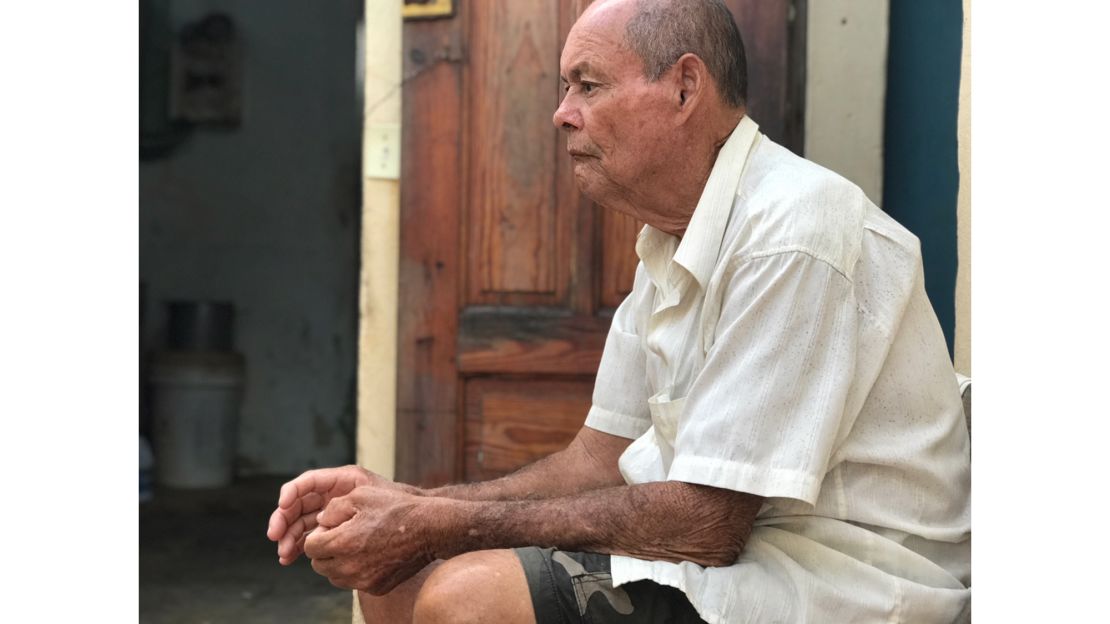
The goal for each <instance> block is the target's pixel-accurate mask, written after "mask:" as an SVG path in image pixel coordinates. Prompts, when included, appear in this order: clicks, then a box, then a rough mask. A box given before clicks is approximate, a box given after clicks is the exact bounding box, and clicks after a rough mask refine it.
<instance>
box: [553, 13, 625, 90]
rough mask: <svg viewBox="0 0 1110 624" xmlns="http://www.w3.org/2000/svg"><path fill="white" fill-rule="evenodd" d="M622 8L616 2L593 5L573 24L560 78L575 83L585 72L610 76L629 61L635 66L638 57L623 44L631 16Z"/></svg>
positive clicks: (568, 36)
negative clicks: (599, 5)
mask: <svg viewBox="0 0 1110 624" xmlns="http://www.w3.org/2000/svg"><path fill="white" fill-rule="evenodd" d="M622 8H623V7H622V6H621V5H619V4H617V3H615V2H608V3H605V4H604V5H603V6H601V7H598V4H597V3H595V4H593V5H591V6H590V7H589V8H588V9H587V10H586V12H585V13H583V14H582V16H581V17H580V18H579V19H578V21H577V22H575V23H574V26H573V27H571V29H570V33H568V34H567V41H566V44H565V45H564V46H563V53H562V55H561V56H560V58H559V71H560V74H561V75H562V77H563V78H565V79H570V80H574V79H576V78H577V77H578V76H580V75H584V74H585V73H586V71H587V70H588V71H589V72H591V73H598V72H601V73H607V74H612V73H614V72H617V71H619V70H620V69H621V68H620V67H619V66H622V65H624V64H627V63H629V62H635V63H636V64H638V62H639V57H637V56H635V54H634V53H633V52H632V51H631V50H629V49H628V47H627V46H626V45H625V39H624V33H625V28H626V26H627V24H628V18H629V17H630V13H629V12H628V11H625V10H622Z"/></svg>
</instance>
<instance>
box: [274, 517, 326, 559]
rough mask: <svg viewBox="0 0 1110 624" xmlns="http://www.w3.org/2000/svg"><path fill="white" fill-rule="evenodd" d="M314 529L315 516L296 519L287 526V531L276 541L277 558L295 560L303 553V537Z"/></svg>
mask: <svg viewBox="0 0 1110 624" xmlns="http://www.w3.org/2000/svg"><path fill="white" fill-rule="evenodd" d="M315 528H316V516H315V515H307V516H301V517H300V518H297V520H296V522H294V523H293V524H291V525H289V530H288V531H286V532H285V535H283V536H282V537H281V539H280V540H278V549H277V551H278V557H279V558H283V559H296V558H297V556H298V555H300V554H301V552H303V549H302V544H304V537H305V535H306V534H307V533H308V532H309V531H311V530H313V529H315Z"/></svg>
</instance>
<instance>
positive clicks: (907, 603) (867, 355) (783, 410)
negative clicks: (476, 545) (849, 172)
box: [586, 117, 970, 623]
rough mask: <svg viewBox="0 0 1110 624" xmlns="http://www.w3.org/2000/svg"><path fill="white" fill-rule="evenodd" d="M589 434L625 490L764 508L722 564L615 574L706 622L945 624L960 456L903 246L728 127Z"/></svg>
mask: <svg viewBox="0 0 1110 624" xmlns="http://www.w3.org/2000/svg"><path fill="white" fill-rule="evenodd" d="M636 252H637V254H638V255H639V257H640V259H641V262H640V264H639V266H638V268H637V271H636V278H635V284H634V286H633V289H632V292H631V293H630V294H629V296H628V297H627V298H626V299H625V301H624V302H623V303H622V304H621V306H620V307H619V308H618V310H617V312H616V314H615V316H614V319H613V325H612V327H611V329H610V331H609V336H608V338H607V340H606V345H605V350H604V353H603V355H602V360H601V366H600V369H599V370H598V376H597V383H596V385H595V388H594V395H593V406H592V407H591V409H590V412H589V415H588V417H587V419H586V425H587V426H589V427H592V428H594V429H598V430H600V431H604V432H608V433H612V434H615V435H620V436H624V437H627V438H632V439H633V440H634V441H633V442H632V444H631V445H630V446H629V447H628V449H627V450H626V451H625V453H624V454H623V455H622V456H621V458H620V469H621V473H622V474H623V475H624V477H625V480H626V481H627V482H628V483H630V484H636V483H648V482H654V481H664V480H677V481H684V482H689V483H699V484H704V485H710V486H715V487H721V488H727V489H731V490H736V491H741V492H748V493H752V494H758V495H760V496H763V497H765V498H766V500H765V504H764V506H763V508H762V509H761V510H760V512H759V514H758V517H757V520H756V524H755V528H754V530H753V532H752V535H751V537H750V539H749V541H748V544H747V546H746V547H745V550H744V552H743V554H742V555H741V556H740V559H739V560H738V561H737V563H736V564H734V565H732V566H727V567H719V568H703V567H701V566H698V565H696V564H694V563H691V562H685V563H681V564H674V563H668V562H663V561H646V560H641V559H636V558H632V557H624V556H616V555H615V556H613V558H612V569H613V582H614V584H616V585H620V584H623V583H627V582H631V581H635V580H641V579H651V580H654V581H655V582H658V583H661V584H664V585H669V586H672V587H677V588H679V589H681V590H683V591H684V592H685V593H686V595H687V596H688V597H689V598H690V601H691V602H692V603H693V605H694V606H695V607H696V608H697V610H698V612H699V614H700V615H701V616H702V617H703V618H704V619H706V620H707V621H709V622H711V623H715V622H730V623H732V622H879V621H881V622H951V621H955V620H958V619H961V618H964V617H966V616H967V612H968V609H969V602H970V589H968V586H969V584H970V497H969V491H970V443H969V438H968V432H967V428H966V425H965V421H964V418H963V408H962V404H961V402H960V397H959V391H958V386H957V382H956V376H955V374H954V372H953V370H952V364H951V361H950V359H949V356H948V351H947V348H946V346H945V342H944V337H943V334H942V332H941V329H940V325H939V323H938V321H937V319H936V316H935V314H934V313H933V309H932V307H931V306H930V304H929V301H928V299H927V297H926V294H925V289H924V281H923V273H922V266H921V254H920V249H919V243H918V240H917V239H916V238H915V237H914V236H913V235H912V234H910V233H909V232H908V231H907V230H906V229H905V228H903V227H901V226H900V225H899V224H897V223H896V222H895V221H894V220H893V219H891V218H890V217H888V216H887V215H886V214H884V213H883V212H882V211H880V210H879V209H878V208H877V207H876V206H875V205H874V204H873V203H872V202H870V201H869V200H868V199H867V198H866V197H865V196H864V194H863V192H862V191H860V189H859V188H858V187H856V186H855V185H853V184H852V183H850V182H848V181H847V180H845V179H844V178H842V177H840V176H838V175H836V174H834V173H832V172H830V171H828V170H826V169H823V168H821V167H820V166H818V165H816V164H814V163H811V162H809V161H807V160H804V159H802V158H799V157H798V156H795V155H794V154H792V153H791V152H790V151H788V150H786V149H785V148H783V147H781V146H779V145H777V144H775V143H774V142H772V141H771V140H769V139H767V138H766V137H764V136H762V135H761V134H760V133H759V132H758V129H757V126H756V124H755V123H754V122H752V121H751V120H750V119H749V118H747V117H745V118H744V119H742V120H741V122H740V123H739V125H738V126H737V128H736V130H735V131H734V132H733V133H732V135H731V136H730V138H729V139H728V141H727V142H726V143H725V145H724V146H723V147H722V149H721V152H720V154H719V155H718V158H717V161H716V163H715V165H714V167H713V170H712V172H711V174H710V177H709V180H708V181H707V183H706V187H705V189H704V191H703V193H702V197H701V200H700V201H699V203H698V206H697V208H696V210H695V212H694V214H693V217H692V219H691V221H690V224H689V227H688V228H687V230H686V233H685V235H684V236H683V237H682V239H681V240H680V239H678V238H676V237H674V236H671V235H668V234H665V233H663V232H661V231H659V230H656V229H654V228H652V227H651V226H646V227H645V228H644V229H643V231H641V232H640V235H639V238H638V239H637V244H636Z"/></svg>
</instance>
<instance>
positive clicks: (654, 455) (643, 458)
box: [619, 391, 686, 483]
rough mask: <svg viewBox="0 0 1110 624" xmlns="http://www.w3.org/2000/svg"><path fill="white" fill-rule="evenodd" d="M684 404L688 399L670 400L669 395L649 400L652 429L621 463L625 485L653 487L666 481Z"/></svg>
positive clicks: (657, 395) (634, 444)
mask: <svg viewBox="0 0 1110 624" xmlns="http://www.w3.org/2000/svg"><path fill="white" fill-rule="evenodd" d="M685 403H686V399H685V398H681V399H671V398H670V394H669V393H668V392H666V391H664V392H659V393H657V394H655V396H653V397H651V398H650V399H648V409H649V411H650V412H651V427H649V428H648V430H647V431H645V432H644V434H643V435H641V436H640V437H639V438H637V439H636V440H635V441H633V442H632V444H630V445H629V446H628V448H627V449H625V451H624V454H622V455H621V458H620V461H619V467H620V471H621V474H622V475H623V476H624V479H625V481H626V482H628V483H652V482H656V481H665V480H666V479H667V472H669V471H670V469H671V461H673V460H674V442H675V437H676V436H677V435H678V423H679V418H680V417H681V415H682V407H683V405H684V404H685Z"/></svg>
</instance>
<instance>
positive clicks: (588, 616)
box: [514, 546, 703, 624]
mask: <svg viewBox="0 0 1110 624" xmlns="http://www.w3.org/2000/svg"><path fill="white" fill-rule="evenodd" d="M514 551H515V552H516V556H517V557H518V558H520V563H521V565H522V566H523V567H524V575H525V576H526V577H527V578H528V590H529V591H530V592H531V593H532V608H533V609H534V610H535V612H536V624H577V623H579V622H585V623H588V624H608V623H609V622H619V623H621V624H649V623H650V624H656V623H658V624H662V623H664V622H666V623H671V622H674V623H675V624H684V623H686V622H703V620H702V619H701V618H699V617H698V612H697V611H695V610H694V607H693V605H691V604H690V601H688V600H687V599H686V594H684V593H682V592H681V591H679V590H677V589H675V588H673V587H667V586H666V585H659V584H657V583H653V582H651V581H636V582H635V583H625V584H624V585H621V586H620V587H613V582H612V576H611V575H610V573H609V572H610V570H609V555H599V554H595V553H579V552H564V551H562V550H555V549H554V548H537V547H535V546H529V547H527V548H516V549H514Z"/></svg>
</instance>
